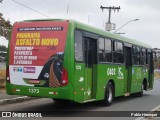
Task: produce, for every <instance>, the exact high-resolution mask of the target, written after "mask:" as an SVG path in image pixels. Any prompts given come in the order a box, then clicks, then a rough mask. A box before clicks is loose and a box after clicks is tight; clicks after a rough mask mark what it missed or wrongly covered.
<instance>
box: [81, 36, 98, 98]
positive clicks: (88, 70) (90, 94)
mask: <svg viewBox="0 0 160 120" xmlns="http://www.w3.org/2000/svg"><path fill="white" fill-rule="evenodd" d="M84 52H85V53H84V54H85V92H84V100H90V99H94V98H95V91H96V90H95V86H96V74H93V73H96V62H97V40H96V39H93V38H88V37H85V39H84Z"/></svg>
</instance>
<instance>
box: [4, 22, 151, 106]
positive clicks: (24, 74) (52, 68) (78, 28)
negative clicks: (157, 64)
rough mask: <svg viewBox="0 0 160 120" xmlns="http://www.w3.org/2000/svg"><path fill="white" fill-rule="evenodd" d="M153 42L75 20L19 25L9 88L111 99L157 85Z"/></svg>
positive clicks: (21, 92)
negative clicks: (149, 42)
mask: <svg viewBox="0 0 160 120" xmlns="http://www.w3.org/2000/svg"><path fill="white" fill-rule="evenodd" d="M153 80H154V78H153V53H152V49H151V47H150V46H149V45H147V44H144V43H141V42H138V41H136V40H132V39H129V38H126V37H122V36H119V35H115V34H112V33H109V32H106V31H104V30H100V29H97V28H94V27H91V26H88V25H86V24H83V23H80V22H77V21H74V20H59V19H53V20H28V21H22V22H16V23H14V25H13V29H12V33H11V37H10V43H9V50H8V61H7V80H6V81H7V82H6V89H7V93H8V94H10V95H27V96H35V97H44V98H52V99H54V100H55V101H56V102H60V101H63V100H69V101H74V102H78V103H86V102H91V101H102V102H103V103H104V104H105V105H111V103H112V101H113V98H114V97H118V96H129V95H131V94H136V95H138V96H142V95H143V90H151V89H153Z"/></svg>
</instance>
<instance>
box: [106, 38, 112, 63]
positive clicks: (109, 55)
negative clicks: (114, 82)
mask: <svg viewBox="0 0 160 120" xmlns="http://www.w3.org/2000/svg"><path fill="white" fill-rule="evenodd" d="M105 56H106V62H112V41H111V40H109V39H105Z"/></svg>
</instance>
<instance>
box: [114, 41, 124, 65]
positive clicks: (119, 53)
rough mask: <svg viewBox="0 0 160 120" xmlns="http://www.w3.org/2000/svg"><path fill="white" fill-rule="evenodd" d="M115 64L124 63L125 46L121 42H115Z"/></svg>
mask: <svg viewBox="0 0 160 120" xmlns="http://www.w3.org/2000/svg"><path fill="white" fill-rule="evenodd" d="M113 62H114V63H124V52H123V44H122V43H121V42H116V41H114V44H113Z"/></svg>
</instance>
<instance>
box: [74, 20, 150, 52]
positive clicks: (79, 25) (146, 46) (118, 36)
mask: <svg viewBox="0 0 160 120" xmlns="http://www.w3.org/2000/svg"><path fill="white" fill-rule="evenodd" d="M75 22H76V23H77V28H79V29H83V30H86V31H88V30H89V31H90V32H93V33H96V34H99V35H102V36H105V37H108V38H111V39H112V38H113V39H116V40H120V41H123V42H126V43H130V44H134V45H137V46H141V47H144V48H148V49H151V46H150V45H148V44H145V43H142V42H140V41H137V40H134V39H130V38H127V37H123V36H120V35H117V34H113V33H110V32H107V31H105V30H101V29H98V28H95V27H92V26H89V25H86V24H83V23H80V22H77V21H75Z"/></svg>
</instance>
